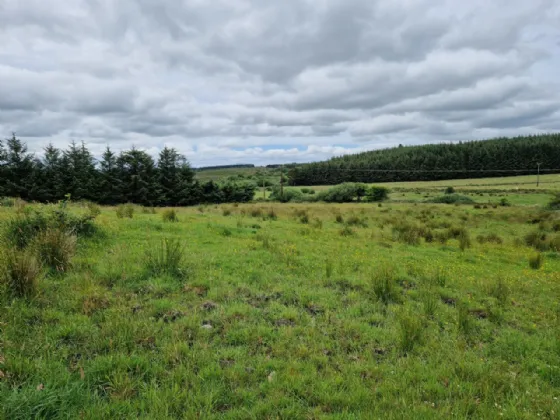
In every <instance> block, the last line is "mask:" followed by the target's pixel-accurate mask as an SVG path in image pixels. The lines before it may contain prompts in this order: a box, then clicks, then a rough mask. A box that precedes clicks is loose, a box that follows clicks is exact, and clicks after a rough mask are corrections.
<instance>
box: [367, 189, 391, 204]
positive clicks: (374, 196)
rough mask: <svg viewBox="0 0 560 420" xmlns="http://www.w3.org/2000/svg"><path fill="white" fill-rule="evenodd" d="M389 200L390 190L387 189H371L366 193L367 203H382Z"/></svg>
mask: <svg viewBox="0 0 560 420" xmlns="http://www.w3.org/2000/svg"><path fill="white" fill-rule="evenodd" d="M388 198H389V189H388V188H385V187H376V186H372V187H369V188H368V190H367V192H366V201H371V202H381V201H385V200H387V199H388Z"/></svg>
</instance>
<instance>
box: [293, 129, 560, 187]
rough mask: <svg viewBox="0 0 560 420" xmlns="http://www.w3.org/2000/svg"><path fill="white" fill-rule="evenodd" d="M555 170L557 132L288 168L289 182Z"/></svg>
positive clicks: (559, 160) (559, 144)
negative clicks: (539, 168) (538, 167)
mask: <svg viewBox="0 0 560 420" xmlns="http://www.w3.org/2000/svg"><path fill="white" fill-rule="evenodd" d="M538 163H540V164H541V165H540V167H541V172H543V173H554V172H560V169H558V168H560V134H547V135H540V136H530V137H515V138H497V139H492V140H483V141H471V142H462V143H457V144H429V145H422V146H399V147H395V148H391V149H383V150H374V151H370V152H363V153H358V154H354V155H346V156H341V157H335V158H332V159H330V160H328V161H324V162H315V163H309V164H305V165H300V166H297V167H292V168H291V169H290V170H289V178H290V183H291V184H292V185H334V184H339V183H341V182H405V181H433V180H445V179H461V178H490V177H497V176H500V177H502V176H513V175H528V174H535V173H536V172H537V164H538Z"/></svg>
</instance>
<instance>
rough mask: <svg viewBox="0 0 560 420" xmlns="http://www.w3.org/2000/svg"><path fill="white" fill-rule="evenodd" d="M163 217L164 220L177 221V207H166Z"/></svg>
mask: <svg viewBox="0 0 560 420" xmlns="http://www.w3.org/2000/svg"><path fill="white" fill-rule="evenodd" d="M161 218H162V219H163V221H164V222H171V223H175V222H178V221H179V218H178V217H177V211H176V210H175V209H165V210H164V211H163V213H161Z"/></svg>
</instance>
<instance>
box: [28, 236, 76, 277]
mask: <svg viewBox="0 0 560 420" xmlns="http://www.w3.org/2000/svg"><path fill="white" fill-rule="evenodd" d="M76 242H77V238H76V235H74V234H72V233H70V232H67V231H64V230H62V229H56V228H48V229H47V230H45V231H43V232H41V233H39V235H37V237H36V238H35V240H34V241H33V244H32V248H33V249H34V250H35V252H36V253H37V256H38V258H39V260H40V261H41V262H42V263H43V264H44V265H45V266H47V267H49V268H50V269H52V270H55V271H58V272H65V271H67V270H68V268H69V267H70V262H71V259H72V257H73V256H74V254H75V252H76Z"/></svg>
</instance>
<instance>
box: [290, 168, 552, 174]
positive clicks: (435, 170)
mask: <svg viewBox="0 0 560 420" xmlns="http://www.w3.org/2000/svg"><path fill="white" fill-rule="evenodd" d="M293 169H298V168H297V167H295V168H293ZM309 171H310V172H313V171H315V172H336V171H339V172H391V173H393V172H395V173H398V172H407V173H410V172H413V173H449V172H451V173H480V172H482V173H492V172H499V173H512V172H514V173H526V174H528V175H530V174H534V173H537V170H536V169H343V168H326V169H319V168H317V169H309ZM543 172H552V173H560V169H540V173H543Z"/></svg>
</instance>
